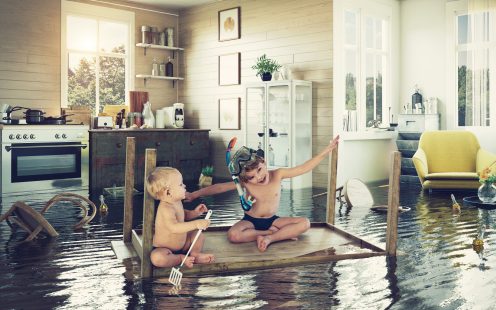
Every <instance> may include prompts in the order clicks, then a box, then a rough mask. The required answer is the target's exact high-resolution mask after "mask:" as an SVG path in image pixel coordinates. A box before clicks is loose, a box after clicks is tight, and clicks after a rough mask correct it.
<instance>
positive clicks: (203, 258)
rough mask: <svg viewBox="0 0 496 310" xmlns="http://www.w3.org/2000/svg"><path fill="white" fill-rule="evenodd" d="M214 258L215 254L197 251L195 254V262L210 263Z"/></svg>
mask: <svg viewBox="0 0 496 310" xmlns="http://www.w3.org/2000/svg"><path fill="white" fill-rule="evenodd" d="M214 260H215V256H214V255H213V254H207V253H199V254H197V255H196V260H195V262H196V263H197V264H210V263H213V262H214Z"/></svg>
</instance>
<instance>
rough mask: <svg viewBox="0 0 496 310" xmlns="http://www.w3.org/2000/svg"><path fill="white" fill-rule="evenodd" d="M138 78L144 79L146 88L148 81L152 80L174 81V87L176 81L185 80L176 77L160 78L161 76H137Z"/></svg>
mask: <svg viewBox="0 0 496 310" xmlns="http://www.w3.org/2000/svg"><path fill="white" fill-rule="evenodd" d="M136 78H138V79H143V82H144V84H145V87H146V80H149V79H152V80H169V81H172V87H174V82H175V81H182V80H184V78H182V77H175V76H159V75H151V74H136Z"/></svg>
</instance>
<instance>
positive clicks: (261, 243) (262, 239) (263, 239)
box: [257, 236, 272, 252]
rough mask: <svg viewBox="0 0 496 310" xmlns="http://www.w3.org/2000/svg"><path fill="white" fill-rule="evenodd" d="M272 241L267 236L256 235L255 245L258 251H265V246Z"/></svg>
mask: <svg viewBox="0 0 496 310" xmlns="http://www.w3.org/2000/svg"><path fill="white" fill-rule="evenodd" d="M271 242H272V240H270V237H268V236H258V237H257V247H258V250H259V251H260V252H265V250H267V247H268V246H269V244H270V243H271Z"/></svg>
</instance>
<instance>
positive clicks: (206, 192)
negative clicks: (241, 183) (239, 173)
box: [184, 182, 236, 202]
mask: <svg viewBox="0 0 496 310" xmlns="http://www.w3.org/2000/svg"><path fill="white" fill-rule="evenodd" d="M235 189H236V184H234V182H225V183H217V184H213V185H210V186H207V187H204V188H201V189H199V190H197V191H194V192H192V193H189V192H186V198H185V199H184V200H185V201H186V202H190V201H193V200H195V199H196V198H198V197H201V196H212V195H216V194H220V193H224V192H227V191H232V190H235Z"/></svg>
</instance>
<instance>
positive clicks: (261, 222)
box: [243, 213, 279, 230]
mask: <svg viewBox="0 0 496 310" xmlns="http://www.w3.org/2000/svg"><path fill="white" fill-rule="evenodd" d="M278 218H279V216H277V215H274V216H273V217H268V218H263V217H262V218H259V217H252V216H249V215H248V214H246V213H245V216H244V217H243V221H248V222H250V223H252V224H253V226H255V229H256V230H267V229H269V228H270V226H272V223H274V221H275V220H277V219H278Z"/></svg>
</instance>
